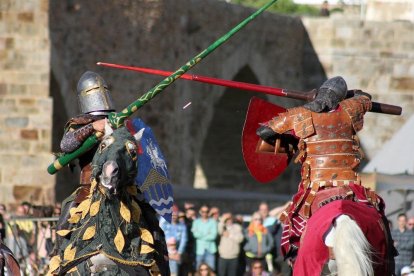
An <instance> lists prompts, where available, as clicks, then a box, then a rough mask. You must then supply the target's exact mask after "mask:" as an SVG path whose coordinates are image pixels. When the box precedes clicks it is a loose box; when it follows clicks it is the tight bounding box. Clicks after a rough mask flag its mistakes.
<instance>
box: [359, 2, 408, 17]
mask: <svg viewBox="0 0 414 276" xmlns="http://www.w3.org/2000/svg"><path fill="white" fill-rule="evenodd" d="M366 19H367V20H369V21H381V22H384V21H396V20H407V21H411V22H414V2H413V1H412V0H368V1H367V9H366Z"/></svg>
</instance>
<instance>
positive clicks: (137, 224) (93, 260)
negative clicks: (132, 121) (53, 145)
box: [50, 127, 169, 275]
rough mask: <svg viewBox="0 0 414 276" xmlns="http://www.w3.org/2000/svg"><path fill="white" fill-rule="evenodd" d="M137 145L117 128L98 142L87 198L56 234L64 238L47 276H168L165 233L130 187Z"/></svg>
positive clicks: (75, 208) (139, 194) (137, 192)
mask: <svg viewBox="0 0 414 276" xmlns="http://www.w3.org/2000/svg"><path fill="white" fill-rule="evenodd" d="M137 142H139V141H137V139H136V138H135V137H134V136H132V135H131V134H130V132H129V131H128V129H127V128H125V127H121V128H119V129H116V130H115V131H114V132H113V133H112V134H110V135H108V136H106V137H105V138H104V139H103V140H102V142H101V143H100V145H99V147H98V150H97V152H96V154H95V156H94V159H93V161H92V168H93V171H92V185H91V190H90V194H89V196H88V197H87V198H86V199H85V200H84V201H83V202H81V203H80V204H79V205H78V206H77V207H73V208H71V209H70V217H69V219H68V223H69V227H68V228H67V229H62V230H59V231H58V232H57V234H58V235H59V236H61V237H63V238H64V239H63V241H62V243H61V245H60V248H59V254H58V255H56V256H54V257H53V258H52V259H51V262H50V272H52V274H59V275H62V274H66V273H69V274H76V275H78V274H80V275H86V274H88V275H89V274H94V275H169V268H168V261H167V258H166V256H167V255H168V253H167V249H166V245H165V238H164V234H163V232H162V230H161V229H160V228H159V224H158V219H157V217H156V214H155V211H154V210H153V209H152V207H151V206H150V205H149V204H147V203H146V202H145V201H144V200H143V196H142V194H141V192H140V191H139V189H137V187H136V186H135V184H134V178H135V176H136V174H137Z"/></svg>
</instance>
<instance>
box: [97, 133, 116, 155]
mask: <svg viewBox="0 0 414 276" xmlns="http://www.w3.org/2000/svg"><path fill="white" fill-rule="evenodd" d="M114 141H115V138H114V137H112V136H109V137H107V138H105V139H104V140H103V141H102V142H101V144H100V145H99V149H98V150H99V153H102V152H103V151H104V150H105V149H106V148H107V147H109V146H110V145H111V144H112V143H113V142H114Z"/></svg>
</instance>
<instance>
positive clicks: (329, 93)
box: [303, 76, 348, 113]
mask: <svg viewBox="0 0 414 276" xmlns="http://www.w3.org/2000/svg"><path fill="white" fill-rule="evenodd" d="M347 91H348V87H347V85H346V82H345V80H344V79H343V78H342V77H339V76H338V77H333V78H330V79H328V80H327V81H325V82H324V83H323V84H322V85H321V87H320V88H319V89H318V95H317V96H316V98H315V100H313V101H312V102H309V103H307V104H305V105H304V106H303V107H305V108H306V109H309V110H311V111H313V112H318V113H319V112H323V111H330V110H333V109H335V108H336V107H337V106H338V104H339V102H340V101H342V100H343V99H345V96H346V93H347Z"/></svg>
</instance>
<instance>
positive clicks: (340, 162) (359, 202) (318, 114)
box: [256, 77, 393, 275]
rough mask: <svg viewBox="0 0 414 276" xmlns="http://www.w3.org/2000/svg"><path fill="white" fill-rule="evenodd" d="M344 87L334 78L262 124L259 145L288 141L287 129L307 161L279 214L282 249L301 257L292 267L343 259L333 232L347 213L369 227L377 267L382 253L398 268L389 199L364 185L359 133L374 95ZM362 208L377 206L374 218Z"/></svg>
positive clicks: (313, 270) (316, 268)
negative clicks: (336, 250)
mask: <svg viewBox="0 0 414 276" xmlns="http://www.w3.org/2000/svg"><path fill="white" fill-rule="evenodd" d="M346 94H347V85H346V82H345V80H344V79H343V78H342V77H334V78H332V79H329V80H327V81H326V82H325V83H323V84H322V86H321V87H320V88H319V90H318V94H317V97H316V98H315V100H314V101H312V102H309V103H307V104H305V105H304V106H301V107H296V108H291V109H288V110H286V112H283V113H279V114H278V115H277V116H276V117H274V118H273V119H272V120H270V121H267V122H265V123H263V124H261V126H260V127H259V128H258V129H257V132H256V133H257V135H259V137H260V138H261V139H260V141H259V145H258V148H257V149H258V151H259V152H260V151H261V152H268V151H271V152H278V151H280V149H279V147H280V146H281V145H284V144H286V143H284V142H283V140H284V137H285V136H286V135H288V136H293V137H295V138H296V142H297V144H294V145H293V147H290V148H291V149H292V148H293V149H296V150H297V151H298V153H297V156H296V159H295V162H300V163H301V164H302V168H301V182H300V184H299V187H298V192H297V193H296V194H295V195H294V197H293V200H292V203H291V205H290V206H289V207H288V208H287V209H286V210H285V212H284V214H283V215H282V217H281V221H282V222H283V224H284V231H283V234H282V240H281V247H282V252H283V254H284V256H285V258H287V259H291V260H292V261H293V260H295V264H294V275H321V273H322V271H323V269H324V266H325V265H326V266H327V267H328V263H329V261H331V260H335V259H338V258H335V257H338V256H334V255H335V254H334V247H335V246H334V245H333V244H332V242H331V241H330V240H329V239H328V238H327V237H328V236H329V234H330V233H331V236H332V235H334V234H335V229H336V227H338V225H339V224H335V223H336V222H335V221H336V219H337V218H338V217H340V216H341V215H346V216H348V217H350V218H352V220H351V221H356V223H357V225H358V226H359V228H360V229H361V230H362V234H367V233H370V236H367V235H365V236H367V238H366V239H368V242H369V243H370V244H371V247H372V248H373V250H374V251H377V252H376V253H378V254H376V255H375V256H376V257H375V258H376V259H375V260H373V259H372V256H371V259H369V263H371V264H372V267H371V269H372V271H373V272H377V271H379V270H383V269H384V267H379V266H376V265H375V263H377V262H378V261H380V262H382V263H385V264H386V268H385V269H386V270H383V271H389V272H390V273H391V271H392V270H393V268H392V267H393V260H392V257H393V256H392V255H393V253H392V250H391V249H392V248H391V247H392V245H391V244H390V235H389V229H388V225H387V224H386V223H384V217H385V216H384V213H383V211H384V208H385V206H384V202H383V201H382V199H381V198H380V197H379V196H378V195H377V194H376V193H375V192H374V191H371V190H369V189H367V188H365V187H363V186H362V185H361V180H360V176H359V174H358V172H357V169H358V165H359V164H360V162H361V159H362V158H363V153H362V151H361V149H360V145H359V141H358V137H357V136H356V133H357V132H358V131H359V130H361V129H362V126H363V117H364V114H365V113H366V112H367V111H369V110H370V109H371V106H372V104H371V100H370V95H369V94H367V93H364V92H356V93H355V96H354V97H352V98H348V99H345V96H346ZM280 140H281V141H280ZM290 141H292V139H291V140H290ZM290 143H291V142H290ZM288 148H289V147H288ZM285 150H286V149H284V151H285ZM362 212H368V213H369V212H372V214H370V218H372V220H370V221H369V222H368V221H367V220H366V219H365V218H361V217H358V213H362ZM311 220H313V221H314V222H312V223H311ZM368 223H369V225H368ZM371 224H372V225H371ZM372 227H374V228H372ZM355 229H356V228H355ZM337 231H338V229H337ZM341 233H343V232H341ZM318 237H320V239H318ZM352 238H353V237H351V239H352ZM371 240H375V242H371ZM315 242H318V243H315ZM324 243H325V244H324ZM390 252H391V253H390ZM336 254H337V255H339V254H340V253H336ZM305 258H306V261H305ZM367 258H370V257H367ZM355 267H357V265H355ZM329 268H330V273H332V272H335V268H334V266H333V265H331V266H330V267H329ZM368 272H369V271H368ZM358 275H359V274H358ZM364 275H365V274H364ZM368 275H370V274H368ZM375 275H376V273H375ZM387 275H388V274H387Z"/></svg>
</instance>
